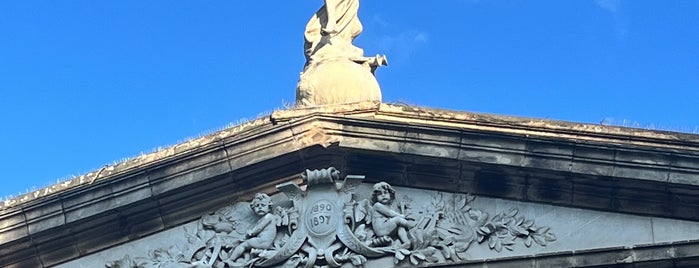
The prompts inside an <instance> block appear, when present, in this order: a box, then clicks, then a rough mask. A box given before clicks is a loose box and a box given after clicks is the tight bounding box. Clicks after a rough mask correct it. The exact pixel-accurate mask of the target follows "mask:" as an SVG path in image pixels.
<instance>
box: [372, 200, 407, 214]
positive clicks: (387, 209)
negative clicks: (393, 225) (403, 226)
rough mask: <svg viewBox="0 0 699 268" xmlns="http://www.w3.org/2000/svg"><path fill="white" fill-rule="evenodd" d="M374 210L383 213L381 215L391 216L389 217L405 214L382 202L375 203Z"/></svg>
mask: <svg viewBox="0 0 699 268" xmlns="http://www.w3.org/2000/svg"><path fill="white" fill-rule="evenodd" d="M374 210H376V211H377V212H379V213H381V215H384V216H386V217H389V218H393V217H396V216H401V217H403V215H401V214H399V213H398V212H396V211H394V210H392V209H391V208H390V207H388V206H386V205H384V204H381V203H376V204H374Z"/></svg>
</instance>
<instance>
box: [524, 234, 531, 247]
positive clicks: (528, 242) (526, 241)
mask: <svg viewBox="0 0 699 268" xmlns="http://www.w3.org/2000/svg"><path fill="white" fill-rule="evenodd" d="M524 245H525V246H527V247H531V246H532V237H531V236H527V238H525V239H524Z"/></svg>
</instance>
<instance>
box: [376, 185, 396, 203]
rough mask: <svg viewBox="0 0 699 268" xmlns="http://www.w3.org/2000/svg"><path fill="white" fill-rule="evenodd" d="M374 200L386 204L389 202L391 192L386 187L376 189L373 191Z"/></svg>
mask: <svg viewBox="0 0 699 268" xmlns="http://www.w3.org/2000/svg"><path fill="white" fill-rule="evenodd" d="M375 194H376V200H377V201H379V202H381V204H384V205H388V204H390V203H391V201H392V200H391V192H390V191H388V190H386V189H381V190H377V191H376V192H375Z"/></svg>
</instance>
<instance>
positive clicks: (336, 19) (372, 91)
mask: <svg viewBox="0 0 699 268" xmlns="http://www.w3.org/2000/svg"><path fill="white" fill-rule="evenodd" d="M358 11H359V0H324V5H323V6H322V7H321V8H320V9H319V10H318V11H317V12H316V13H315V14H314V15H313V16H312V17H311V19H310V20H309V21H308V23H307V24H306V31H305V33H304V40H305V42H304V54H305V56H306V64H305V66H304V69H303V72H302V73H301V77H300V79H299V83H298V86H297V89H296V103H297V105H299V106H314V105H323V104H335V103H348V102H358V101H381V90H380V88H379V85H378V82H377V81H376V78H375V77H374V72H375V70H376V68H377V67H379V66H383V65H387V64H388V62H387V60H386V56H383V55H376V56H374V57H365V56H364V51H363V50H362V49H361V48H359V47H356V46H354V45H353V44H352V41H353V40H354V39H355V38H356V37H357V36H359V34H360V33H361V32H362V24H361V22H360V21H359V17H358Z"/></svg>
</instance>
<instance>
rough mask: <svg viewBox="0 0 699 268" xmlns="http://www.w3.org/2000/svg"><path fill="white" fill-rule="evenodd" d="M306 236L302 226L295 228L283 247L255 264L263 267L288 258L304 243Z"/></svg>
mask: <svg viewBox="0 0 699 268" xmlns="http://www.w3.org/2000/svg"><path fill="white" fill-rule="evenodd" d="M306 238H307V233H306V230H305V229H304V228H301V229H297V230H296V231H295V232H294V233H293V234H292V235H291V237H290V238H289V240H288V242H286V244H284V247H282V248H281V249H279V250H278V251H277V252H276V253H275V254H274V256H272V257H271V258H269V259H266V260H264V261H262V262H259V263H258V264H257V265H259V266H263V267H264V266H271V265H275V264H278V263H281V262H283V261H286V260H287V259H289V257H291V255H294V253H296V252H297V251H298V250H299V249H300V248H301V246H303V244H304V243H306Z"/></svg>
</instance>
